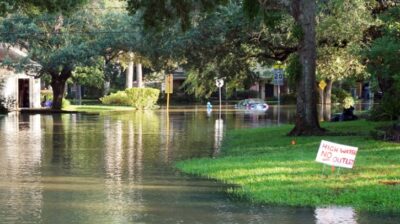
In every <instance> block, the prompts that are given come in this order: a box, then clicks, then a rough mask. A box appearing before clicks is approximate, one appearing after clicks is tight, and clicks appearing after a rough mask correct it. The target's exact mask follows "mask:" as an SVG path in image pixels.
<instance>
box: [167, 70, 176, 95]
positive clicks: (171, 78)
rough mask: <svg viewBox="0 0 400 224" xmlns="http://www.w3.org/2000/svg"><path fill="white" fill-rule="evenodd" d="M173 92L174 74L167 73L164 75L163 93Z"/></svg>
mask: <svg viewBox="0 0 400 224" xmlns="http://www.w3.org/2000/svg"><path fill="white" fill-rule="evenodd" d="M173 92H174V76H173V75H172V74H171V75H167V76H166V77H165V93H167V94H171V93H173Z"/></svg>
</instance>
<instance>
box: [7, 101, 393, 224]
mask: <svg viewBox="0 0 400 224" xmlns="http://www.w3.org/2000/svg"><path fill="white" fill-rule="evenodd" d="M271 108H272V109H271V110H268V111H267V112H262V113H260V112H256V113H252V112H249V111H234V110H224V111H222V114H221V115H219V113H218V111H212V112H211V113H208V114H207V111H205V110H201V109H200V110H196V109H192V110H190V111H185V110H181V111H171V112H170V113H169V114H167V113H166V111H164V110H161V111H144V112H129V113H113V114H105V115H101V116H99V115H84V114H55V115H31V116H29V115H18V114H10V115H8V116H4V117H1V118H0V141H1V142H2V144H1V148H0V202H1V203H0V223H136V222H140V223H310V222H312V223H313V222H317V223H324V222H325V221H329V219H327V218H326V217H329V215H327V214H329V212H328V211H327V210H326V209H331V210H333V211H331V212H330V213H331V214H333V216H338V215H337V214H336V213H340V215H342V216H343V215H344V217H347V218H346V219H347V220H351V221H354V223H356V222H357V220H363V222H362V223H375V221H377V220H379V218H381V217H376V216H374V215H369V214H363V215H360V214H355V213H354V211H353V213H352V214H353V215H346V214H347V213H348V212H347V210H345V211H343V209H342V208H334V207H332V208H331V207H330V208H324V209H325V210H324V209H321V208H318V209H316V210H313V209H311V208H287V207H264V206H256V205H250V204H248V203H246V202H237V201H231V200H230V199H229V198H227V196H226V195H225V193H224V192H225V190H226V188H227V187H229V186H226V185H223V184H221V183H218V182H215V181H211V180H204V179H199V178H195V177H191V176H186V175H182V174H180V173H179V172H177V171H176V170H175V169H174V168H173V166H172V164H173V163H174V162H175V161H178V160H181V159H188V158H192V157H199V156H215V155H216V154H218V153H219V150H220V145H221V141H222V140H223V137H224V133H225V132H226V130H230V129H233V128H245V127H258V126H271V125H279V124H281V123H287V122H290V121H292V120H293V112H294V108H293V107H281V108H276V107H274V106H272V107H271ZM345 209H347V208H345ZM350 210H351V209H350ZM351 211H352V210H351ZM331 216H332V215H331ZM350 217H352V218H351V219H350ZM366 217H367V218H366ZM365 220H366V221H365ZM393 220H397V221H398V220H399V219H398V217H394V218H393ZM360 223H361V222H360ZM387 223H390V222H387ZM393 223H395V222H393Z"/></svg>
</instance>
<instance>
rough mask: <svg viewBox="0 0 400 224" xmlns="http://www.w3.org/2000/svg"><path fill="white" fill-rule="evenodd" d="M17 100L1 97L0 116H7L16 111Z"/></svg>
mask: <svg viewBox="0 0 400 224" xmlns="http://www.w3.org/2000/svg"><path fill="white" fill-rule="evenodd" d="M15 106H16V100H15V99H14V98H13V97H3V96H0V114H6V113H8V112H10V111H11V110H12V109H15Z"/></svg>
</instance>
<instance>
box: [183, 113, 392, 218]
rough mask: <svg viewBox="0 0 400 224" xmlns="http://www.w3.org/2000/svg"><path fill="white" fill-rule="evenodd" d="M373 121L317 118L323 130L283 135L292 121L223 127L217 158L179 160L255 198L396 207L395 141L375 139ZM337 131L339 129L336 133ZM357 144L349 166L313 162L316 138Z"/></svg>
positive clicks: (287, 202) (274, 201) (368, 207)
mask: <svg viewBox="0 0 400 224" xmlns="http://www.w3.org/2000/svg"><path fill="white" fill-rule="evenodd" d="M378 125H381V124H379V123H371V122H367V121H355V122H338V123H323V124H322V126H323V127H325V128H327V129H328V130H330V132H334V133H331V134H330V135H328V136H320V137H319V136H318V137H316V136H314V137H297V138H296V139H295V140H296V142H297V144H295V145H292V144H291V141H292V140H293V138H291V137H288V136H286V133H288V132H289V130H290V128H292V126H280V127H274V128H258V129H240V130H235V131H232V132H229V133H228V134H227V136H226V138H225V140H224V144H223V148H222V150H221V152H222V154H221V155H220V156H219V158H216V159H211V158H202V159H193V160H188V161H182V162H179V163H177V165H176V166H177V167H178V168H179V169H180V170H182V171H184V172H187V173H191V174H195V175H200V176H204V177H208V178H213V179H217V180H220V181H223V182H226V183H230V184H234V185H237V186H238V187H236V188H231V189H229V192H230V193H232V194H234V195H235V196H237V197H239V198H245V199H247V200H251V201H253V202H256V203H268V204H279V205H290V206H323V205H333V204H334V205H350V206H353V207H354V208H356V209H358V210H364V211H379V212H395V213H397V212H400V184H399V182H400V144H398V143H397V144H396V143H389V142H382V141H376V140H374V139H372V138H370V137H369V132H370V131H371V130H373V129H374V127H375V126H378ZM338 134H341V135H340V136H339V135H338ZM322 139H324V140H328V141H333V142H337V143H340V144H348V145H352V146H356V147H359V151H358V154H357V157H356V162H355V167H354V168H353V169H344V168H342V169H336V170H335V173H334V174H332V173H331V168H330V167H328V166H326V167H325V168H324V165H322V164H320V163H317V162H315V158H316V154H317V151H318V147H319V144H320V141H321V140H322Z"/></svg>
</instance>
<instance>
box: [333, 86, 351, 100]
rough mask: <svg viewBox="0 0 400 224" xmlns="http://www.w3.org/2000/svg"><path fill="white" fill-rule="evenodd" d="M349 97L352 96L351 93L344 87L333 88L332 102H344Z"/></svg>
mask: <svg viewBox="0 0 400 224" xmlns="http://www.w3.org/2000/svg"><path fill="white" fill-rule="evenodd" d="M347 97H351V94H350V93H349V92H347V91H346V90H344V89H342V88H334V89H332V103H340V104H342V103H343V102H344V100H345V99H346V98H347Z"/></svg>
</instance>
